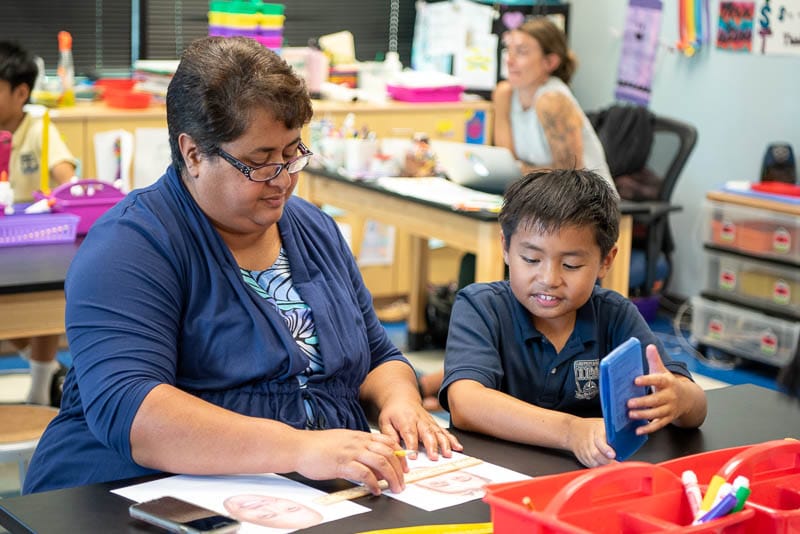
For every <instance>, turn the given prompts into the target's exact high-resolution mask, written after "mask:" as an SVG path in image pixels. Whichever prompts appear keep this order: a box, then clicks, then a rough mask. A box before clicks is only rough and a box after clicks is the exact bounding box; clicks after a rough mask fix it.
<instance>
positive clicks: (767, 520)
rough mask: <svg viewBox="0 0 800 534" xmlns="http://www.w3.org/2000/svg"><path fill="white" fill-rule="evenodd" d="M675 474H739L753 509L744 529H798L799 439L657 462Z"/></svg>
mask: <svg viewBox="0 0 800 534" xmlns="http://www.w3.org/2000/svg"><path fill="white" fill-rule="evenodd" d="M659 465H661V466H663V467H665V468H666V469H669V470H670V471H672V472H673V473H675V474H676V475H677V476H680V473H682V472H683V471H685V470H687V469H692V470H693V471H694V472H695V473H696V474H697V478H698V480H700V481H701V482H702V481H708V480H711V477H712V476H713V475H715V474H719V475H721V476H722V477H723V478H725V479H726V480H728V481H731V480H734V479H735V478H736V477H737V476H739V475H744V476H746V477H747V478H748V479H749V480H750V489H751V491H752V493H751V494H750V497H749V498H748V499H747V503H746V504H745V508H746V509H747V508H749V509H752V510H753V511H754V512H755V515H754V517H753V518H752V519H751V520H749V521H748V522H747V532H748V533H752V534H761V533H766V532H770V533H790V532H800V441H798V440H793V439H781V440H774V441H766V442H764V443H760V444H758V445H751V446H746V447H733V448H730V449H720V450H718V451H712V452H707V453H702V454H695V455H692V456H685V457H683V458H677V459H675V460H670V461H668V462H663V463H661V464H659Z"/></svg>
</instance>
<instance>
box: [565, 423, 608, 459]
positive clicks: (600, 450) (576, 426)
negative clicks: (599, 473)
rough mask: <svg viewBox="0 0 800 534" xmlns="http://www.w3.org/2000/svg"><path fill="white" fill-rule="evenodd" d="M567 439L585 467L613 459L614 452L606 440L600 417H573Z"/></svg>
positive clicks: (604, 428)
mask: <svg viewBox="0 0 800 534" xmlns="http://www.w3.org/2000/svg"><path fill="white" fill-rule="evenodd" d="M567 439H568V440H569V448H570V450H571V451H572V453H573V454H574V455H575V457H576V458H577V459H578V461H579V462H580V463H582V464H583V465H585V466H586V467H597V466H599V465H605V464H609V463H611V462H613V461H614V458H615V456H616V453H615V452H614V449H612V448H611V446H610V445H609V444H608V442H607V441H606V427H605V425H604V423H603V419H602V418H597V417H595V418H586V419H584V418H581V417H576V418H574V419H573V420H572V422H571V424H570V430H569V437H568V438H567Z"/></svg>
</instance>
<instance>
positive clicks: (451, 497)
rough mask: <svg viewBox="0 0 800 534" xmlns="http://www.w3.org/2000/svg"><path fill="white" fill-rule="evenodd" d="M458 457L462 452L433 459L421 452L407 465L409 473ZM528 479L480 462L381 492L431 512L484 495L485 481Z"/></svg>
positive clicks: (503, 468)
mask: <svg viewBox="0 0 800 534" xmlns="http://www.w3.org/2000/svg"><path fill="white" fill-rule="evenodd" d="M461 458H464V455H463V454H459V453H457V452H454V453H453V457H452V458H443V457H440V458H439V460H437V461H435V462H433V461H431V460H429V459H428V457H427V456H426V455H425V453H424V452H421V453H420V454H419V456H418V458H417V459H416V460H411V459H408V467H409V468H410V469H411V471H412V472H413V470H414V469H419V468H425V467H436V466H441V465H446V464H447V463H449V462H453V461H455V460H459V459H461ZM530 478H531V477H529V476H528V475H525V474H522V473H518V472H516V471H512V470H511V469H506V468H505V467H500V466H499V465H495V464H490V463H488V462H483V463H481V464H478V465H475V466H472V467H466V468H464V469H460V470H458V471H452V472H450V473H444V474H442V475H438V476H435V477H431V478H426V479H423V480H418V481H416V482H413V483H410V484H406V489H405V490H404V491H403V492H402V493H397V494H395V493H392V492H390V491H387V492H385V493H386V495H388V496H389V497H392V498H393V499H397V500H398V501H403V502H404V503H406V504H410V505H411V506H416V507H417V508H422V509H423V510H427V511H429V512H431V511H433V510H439V509H441V508H447V507H448V506H455V505H457V504H461V503H465V502H469V501H474V500H475V499H481V498H483V495H484V494H485V490H484V489H483V488H484V486H486V485H487V484H495V483H499V482H514V481H517V480H528V479H530Z"/></svg>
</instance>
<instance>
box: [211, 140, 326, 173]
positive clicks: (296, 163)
mask: <svg viewBox="0 0 800 534" xmlns="http://www.w3.org/2000/svg"><path fill="white" fill-rule="evenodd" d="M297 149H298V150H300V155H299V156H297V157H296V158H292V159H290V160H289V161H287V162H286V163H265V164H263V165H259V166H257V167H251V166H250V165H246V164H244V163H242V162H241V161H239V160H238V159H236V158H234V157H233V156H231V155H230V154H228V153H227V152H225V151H224V150H222V149H221V148H218V149H217V153H218V154H219V155H220V156H222V159H224V160H225V161H227V162H228V163H230V164H231V165H233V166H234V167H236V168H237V169H238V170H239V172H241V173H242V174H244V175H245V176H246V177H247V179H248V180H250V181H251V182H269V181H270V180H274V179H275V178H277V177H278V175H279V174H280V173H281V171H283V169H286V172H288V173H289V174H295V173H298V172H300V171H302V170H303V169H305V168H306V166H308V162H309V161H310V160H311V156H313V155H314V153H313V152H311V151H310V150H309V149H308V147H307V146H306V145H304V144H303V143H302V142H300V144H299V145H297Z"/></svg>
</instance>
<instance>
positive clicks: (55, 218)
mask: <svg viewBox="0 0 800 534" xmlns="http://www.w3.org/2000/svg"><path fill="white" fill-rule="evenodd" d="M79 220H80V217H78V216H77V215H72V214H71V213H41V214H35V215H34V214H31V215H26V214H22V213H20V214H18V215H7V216H5V217H0V247H13V246H18V245H45V244H48V243H71V242H73V241H75V235H76V230H77V228H78V221H79Z"/></svg>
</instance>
